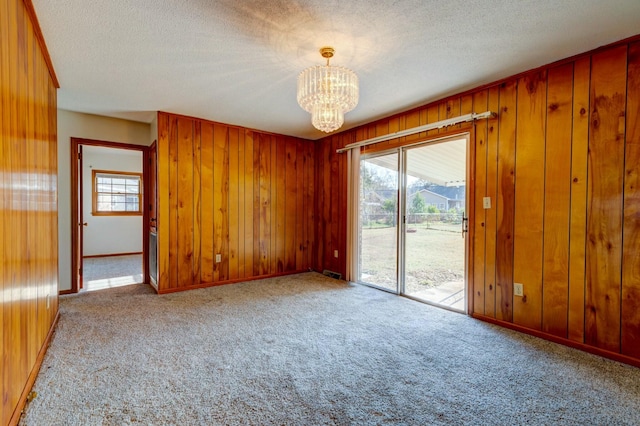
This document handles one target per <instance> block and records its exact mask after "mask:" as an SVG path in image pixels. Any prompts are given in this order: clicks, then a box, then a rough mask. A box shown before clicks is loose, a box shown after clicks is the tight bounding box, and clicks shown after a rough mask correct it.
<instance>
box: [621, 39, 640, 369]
mask: <svg viewBox="0 0 640 426" xmlns="http://www.w3.org/2000/svg"><path fill="white" fill-rule="evenodd" d="M628 63H629V65H628V73H629V75H628V79H627V111H626V114H625V117H626V120H627V121H626V131H627V140H626V153H625V168H624V170H625V174H624V223H623V225H624V228H623V229H624V235H623V247H622V298H621V301H622V306H621V310H622V312H621V321H622V329H621V333H622V336H621V345H622V347H621V352H622V353H623V354H625V355H629V356H632V357H635V358H640V254H639V253H638V250H639V249H640V118H638V117H640V42H636V43H634V44H632V45H630V46H629V58H628Z"/></svg>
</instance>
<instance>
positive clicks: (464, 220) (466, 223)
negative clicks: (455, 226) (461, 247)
mask: <svg viewBox="0 0 640 426" xmlns="http://www.w3.org/2000/svg"><path fill="white" fill-rule="evenodd" d="M465 232H469V218H468V217H462V238H464V234H465Z"/></svg>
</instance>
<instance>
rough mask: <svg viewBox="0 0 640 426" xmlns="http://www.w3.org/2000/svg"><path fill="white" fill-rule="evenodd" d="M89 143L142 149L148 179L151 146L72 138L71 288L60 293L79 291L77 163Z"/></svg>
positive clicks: (145, 232)
mask: <svg viewBox="0 0 640 426" xmlns="http://www.w3.org/2000/svg"><path fill="white" fill-rule="evenodd" d="M82 145H88V146H101V147H106V148H117V149H129V150H132V151H141V152H142V163H143V164H142V172H143V176H142V181H143V185H144V182H145V181H146V180H148V179H147V176H146V175H145V173H148V170H149V169H148V166H147V164H146V163H147V162H148V158H149V147H148V146H145V145H135V144H128V143H119V142H111V141H103V140H98V139H84V138H75V137H72V138H71V163H70V164H71V165H72V166H71V167H70V169H71V170H70V171H71V200H70V202H71V290H70V291H59V292H58V294H61V295H62V294H71V293H78V290H79V289H78V281H77V278H76V277H77V273H76V271H77V270H78V267H79V265H78V261H77V258H78V249H79V247H78V245H77V240H78V227H77V224H76V222H77V220H76V212H77V210H78V179H79V176H78V167H77V166H76V163H77V161H78V158H77V153H78V146H82ZM148 192H149V191H143V194H142V205H143V206H145V205H147V204H148V202H149V201H148V197H149V194H148ZM148 216H149V213H148V211H147V209H143V213H142V236H141V238H142V250H143V252H142V274H143V276H144V278H145V282H148V281H149V279H148V278H149V259H148V257H147V256H146V253H147V252H148V249H149V247H148V246H149V241H148V236H149V217H148Z"/></svg>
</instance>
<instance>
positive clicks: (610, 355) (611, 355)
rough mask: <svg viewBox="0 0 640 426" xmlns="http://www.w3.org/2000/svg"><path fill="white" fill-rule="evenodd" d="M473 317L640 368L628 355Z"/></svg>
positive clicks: (476, 317) (480, 316) (525, 328)
mask: <svg viewBox="0 0 640 426" xmlns="http://www.w3.org/2000/svg"><path fill="white" fill-rule="evenodd" d="M471 316H472V317H473V318H475V319H477V320H480V321H484V322H488V323H490V324H494V325H497V326H500V327H504V328H508V329H509V330H514V331H518V332H520V333H524V334H528V335H530V336H534V337H538V338H540V339H543V340H548V341H550V342H553V343H558V344H560V345H564V346H568V347H570V348H574V349H580V350H582V351H584V352H588V353H590V354H593V355H598V356H601V357H603V358H608V359H611V360H614V361H618V362H622V363H624V364H629V365H632V366H634V367H639V368H640V359H637V358H633V357H630V356H627V355H622V354H620V353H617V352H611V351H607V350H605V349H600V348H598V347H595V346H590V345H587V344H584V343H580V342H576V341H574V340H569V339H565V338H563V337H558V336H554V335H552V334H547V333H545V332H543V331H539V330H533V329H531V328H527V327H523V326H521V325H517V324H514V323H511V322H507V321H501V320H497V319H495V318H491V317H487V316H485V315H480V314H472V315H471Z"/></svg>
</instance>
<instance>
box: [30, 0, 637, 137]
mask: <svg viewBox="0 0 640 426" xmlns="http://www.w3.org/2000/svg"><path fill="white" fill-rule="evenodd" d="M33 4H34V7H35V10H36V13H37V16H38V19H39V21H40V25H41V27H42V32H43V34H44V37H45V40H46V42H47V46H48V48H49V51H50V54H51V57H52V60H53V64H54V67H55V70H56V73H57V76H58V79H59V81H60V85H61V88H60V90H59V93H58V106H59V107H60V108H62V109H68V110H72V111H80V112H87V113H94V114H100V115H107V116H112V117H120V118H127V119H132V120H137V121H147V122H148V121H150V120H151V119H152V117H153V111H158V110H161V111H168V112H174V113H179V114H184V115H190V116H195V117H200V118H205V119H210V120H214V121H220V122H224V123H230V124H236V125H241V126H245V127H249V128H255V129H260V130H265V131H270V132H275V133H281V134H286V135H293V136H298V137H303V138H309V139H318V138H320V137H322V136H323V135H324V134H323V133H322V132H320V131H317V130H315V129H314V128H313V127H312V126H311V120H310V117H309V114H307V113H306V112H305V111H303V110H302V109H301V108H300V107H299V106H298V104H297V102H296V93H295V90H296V78H297V75H298V73H299V72H300V71H301V70H302V69H304V68H306V67H309V66H312V65H317V64H322V63H323V60H322V58H321V57H320V54H319V53H318V49H319V48H320V47H321V46H325V45H331V46H333V47H334V48H335V49H336V55H335V57H334V59H333V60H332V64H334V65H342V66H346V67H348V68H351V69H352V70H354V71H355V72H356V73H357V74H358V76H359V77H360V103H359V105H358V106H357V107H356V109H355V110H353V111H352V112H350V113H348V114H347V115H346V117H345V126H344V127H343V129H346V128H350V127H355V126H356V125H359V124H363V123H366V122H369V121H372V120H374V119H377V118H380V117H384V116H388V115H390V114H392V113H395V112H400V111H403V110H407V109H410V108H412V107H415V106H418V105H421V104H424V103H426V102H429V101H433V100H437V99H440V98H442V97H444V96H447V95H451V94H454V93H457V92H460V91H463V90H466V89H470V88H473V87H476V86H478V85H481V84H484V83H489V82H492V81H495V80H498V79H500V78H503V77H507V76H510V75H513V74H516V73H518V72H521V71H526V70H528V69H531V68H535V67H537V66H541V65H544V64H547V63H550V62H553V61H556V60H559V59H563V58H566V57H569V56H572V55H575V54H578V53H581V52H585V51H587V50H590V49H593V48H596V47H599V46H601V45H605V44H608V43H612V42H614V41H617V40H620V39H623V38H626V37H630V36H632V35H635V34H637V33H640V1H639V0H465V1H462V0H448V1H441V0H438V1H435V0H395V1H394V0H386V1H365V0H361V1H353V0H271V1H268V0H267V1H265V0H219V1H214V0H33Z"/></svg>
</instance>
